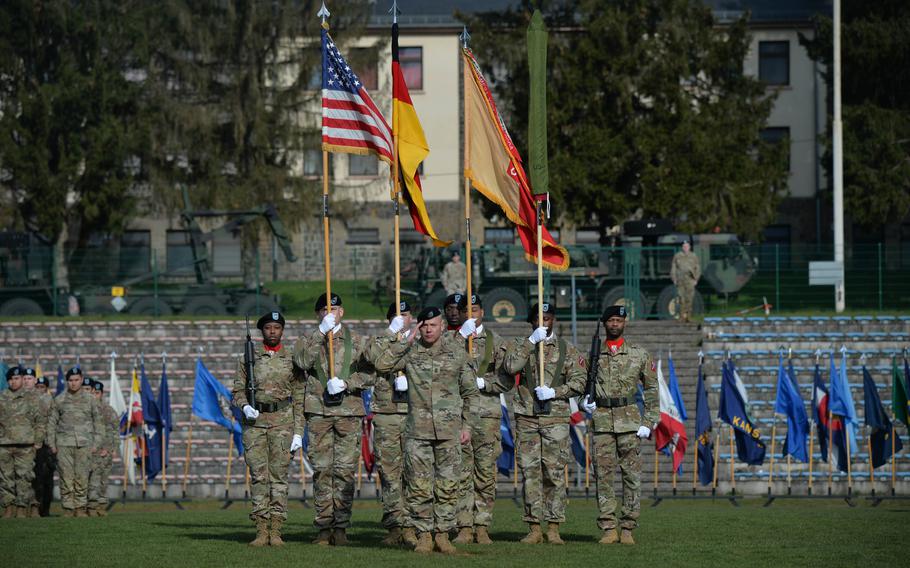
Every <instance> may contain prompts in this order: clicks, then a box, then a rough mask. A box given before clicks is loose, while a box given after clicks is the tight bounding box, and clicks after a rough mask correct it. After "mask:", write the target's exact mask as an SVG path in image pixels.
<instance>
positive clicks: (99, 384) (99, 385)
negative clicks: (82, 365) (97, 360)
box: [92, 381, 104, 392]
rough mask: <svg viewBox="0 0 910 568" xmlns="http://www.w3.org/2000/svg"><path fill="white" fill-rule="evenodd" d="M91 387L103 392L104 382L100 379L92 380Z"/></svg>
mask: <svg viewBox="0 0 910 568" xmlns="http://www.w3.org/2000/svg"><path fill="white" fill-rule="evenodd" d="M92 388H93V389H95V390H96V391H101V392H104V383H102V382H101V381H92Z"/></svg>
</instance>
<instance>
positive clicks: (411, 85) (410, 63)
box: [398, 47, 423, 91]
mask: <svg viewBox="0 0 910 568" xmlns="http://www.w3.org/2000/svg"><path fill="white" fill-rule="evenodd" d="M398 65H399V66H400V67H401V74H402V75H403V76H404V82H405V84H407V86H408V90H411V91H422V90H423V48H422V47H401V48H399V49H398Z"/></svg>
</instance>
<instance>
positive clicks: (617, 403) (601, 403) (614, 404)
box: [595, 396, 635, 408]
mask: <svg viewBox="0 0 910 568" xmlns="http://www.w3.org/2000/svg"><path fill="white" fill-rule="evenodd" d="M595 402H597V408H621V407H623V406H631V405H633V404H635V399H634V398H629V397H627V396H618V397H613V398H600V397H598V398H597V400H596V401H595Z"/></svg>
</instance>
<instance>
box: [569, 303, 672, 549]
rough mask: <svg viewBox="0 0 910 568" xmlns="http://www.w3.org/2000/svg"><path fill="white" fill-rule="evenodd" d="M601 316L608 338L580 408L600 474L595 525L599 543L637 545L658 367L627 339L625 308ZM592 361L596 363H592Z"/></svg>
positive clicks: (655, 417) (654, 422)
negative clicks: (644, 444) (617, 483)
mask: <svg viewBox="0 0 910 568" xmlns="http://www.w3.org/2000/svg"><path fill="white" fill-rule="evenodd" d="M601 321H602V322H603V324H604V331H605V332H606V335H607V339H606V341H605V342H604V349H601V353H600V358H599V359H598V360H597V365H598V368H597V379H596V382H595V384H594V393H595V394H594V400H590V399H589V398H588V397H585V399H584V401H583V403H582V407H583V408H584V409H585V410H586V411H587V412H588V413H590V414H591V415H592V417H593V422H594V451H593V454H594V473H595V476H596V479H597V505H598V508H599V509H600V515H599V516H598V517H597V526H598V527H599V528H600V529H601V530H602V531H604V534H603V537H602V538H601V539H600V543H601V544H613V543H615V542H617V541H620V542H622V543H623V544H635V540H634V539H633V538H632V531H633V530H635V529H636V528H637V527H638V515H639V512H640V510H641V452H640V449H639V446H640V440H644V439H646V438H649V437H650V436H651V431H652V430H653V429H654V428H655V427H656V426H657V421H658V420H659V419H660V406H659V404H658V393H657V370H656V367H655V365H654V360H653V359H652V358H651V355H650V354H649V353H648V352H647V351H646V350H645V349H643V348H641V347H638V346H637V345H634V344H632V343H631V342H629V341H626V340H625V339H624V338H623V337H622V334H623V331H624V330H625V327H626V308H625V307H624V306H610V307H609V308H607V309H606V310H605V311H604V313H603V317H602V318H601ZM591 364H592V365H593V364H594V363H593V362H592V363H591ZM638 385H641V386H642V387H643V388H644V400H645V413H644V417H642V416H641V414H640V413H639V410H638V405H637V404H636V402H635V393H636V391H637V389H638ZM616 465H619V469H620V471H621V472H622V512H621V514H620V518H619V528H621V529H622V535H621V536H620V535H617V533H616V528H617V521H616V496H615V495H614V493H613V470H614V469H615V467H616Z"/></svg>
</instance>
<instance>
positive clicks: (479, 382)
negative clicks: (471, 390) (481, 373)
mask: <svg viewBox="0 0 910 568" xmlns="http://www.w3.org/2000/svg"><path fill="white" fill-rule="evenodd" d="M474 380H475V381H476V382H477V388H478V389H480V390H483V388H484V387H485V386H487V382H486V381H485V380H483V377H474Z"/></svg>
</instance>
